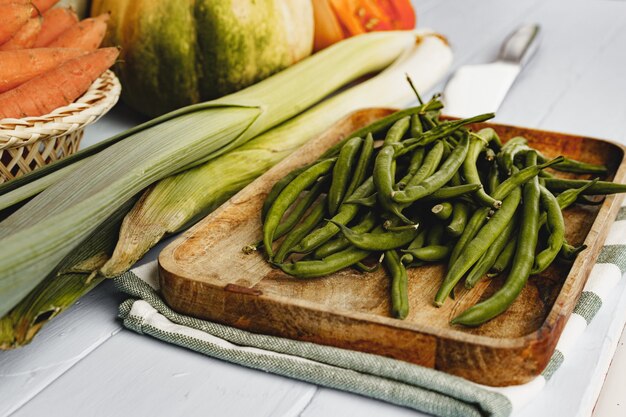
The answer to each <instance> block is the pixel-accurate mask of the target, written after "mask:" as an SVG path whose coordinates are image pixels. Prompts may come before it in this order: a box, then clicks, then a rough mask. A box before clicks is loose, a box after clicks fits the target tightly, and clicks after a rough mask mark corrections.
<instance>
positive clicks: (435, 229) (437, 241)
mask: <svg viewBox="0 0 626 417" xmlns="http://www.w3.org/2000/svg"><path fill="white" fill-rule="evenodd" d="M443 232H444V227H443V224H441V223H439V222H435V223H433V224H432V225H431V226H430V227H429V228H428V233H427V234H426V244H427V245H428V246H435V245H441V244H442V242H443V240H444V236H443Z"/></svg>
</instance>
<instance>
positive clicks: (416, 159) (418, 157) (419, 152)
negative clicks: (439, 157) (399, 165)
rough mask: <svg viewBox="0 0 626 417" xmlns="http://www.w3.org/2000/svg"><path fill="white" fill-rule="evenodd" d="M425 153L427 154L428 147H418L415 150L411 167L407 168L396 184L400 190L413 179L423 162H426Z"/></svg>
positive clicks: (410, 163)
mask: <svg viewBox="0 0 626 417" xmlns="http://www.w3.org/2000/svg"><path fill="white" fill-rule="evenodd" d="M425 155H426V148H417V149H416V150H415V151H414V152H413V155H411V161H410V162H409V168H408V169H407V172H406V174H405V175H404V177H402V179H401V180H400V181H398V183H397V184H396V187H397V188H398V189H399V190H403V189H404V188H405V187H406V185H407V184H408V182H409V181H410V180H411V178H413V177H414V176H415V174H416V173H417V171H418V170H419V169H420V167H421V166H422V162H424V156H425Z"/></svg>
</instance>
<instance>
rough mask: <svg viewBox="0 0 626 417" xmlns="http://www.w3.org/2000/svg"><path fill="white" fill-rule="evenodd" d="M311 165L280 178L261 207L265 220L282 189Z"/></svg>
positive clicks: (262, 216)
mask: <svg viewBox="0 0 626 417" xmlns="http://www.w3.org/2000/svg"><path fill="white" fill-rule="evenodd" d="M309 167H310V165H306V166H303V167H300V168H297V169H294V170H293V171H291V172H290V173H289V174H287V175H285V176H284V177H282V178H281V179H280V180H278V181H277V182H276V184H274V186H273V187H272V189H271V190H270V192H269V194H267V197H265V200H264V201H263V207H262V208H261V218H262V219H263V221H265V218H266V217H267V212H268V211H269V209H270V207H271V206H272V204H274V201H275V200H276V197H278V195H279V194H280V193H281V191H283V189H284V188H285V187H286V186H287V185H289V183H290V182H291V181H293V180H294V178H296V177H297V176H298V175H300V174H301V173H303V172H304V171H305V170H306V169H307V168H309Z"/></svg>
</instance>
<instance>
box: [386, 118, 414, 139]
mask: <svg viewBox="0 0 626 417" xmlns="http://www.w3.org/2000/svg"><path fill="white" fill-rule="evenodd" d="M410 124H411V117H410V116H405V117H403V118H402V119H399V120H398V121H397V122H395V123H394V124H393V125H392V126H391V127H390V128H389V130H388V131H387V135H386V136H385V142H384V144H385V145H391V144H392V143H399V142H400V141H401V140H402V137H403V136H404V134H405V133H406V132H407V130H409V125H410Z"/></svg>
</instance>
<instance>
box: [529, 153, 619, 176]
mask: <svg viewBox="0 0 626 417" xmlns="http://www.w3.org/2000/svg"><path fill="white" fill-rule="evenodd" d="M545 161H546V157H545V156H543V155H541V154H539V162H545ZM552 168H553V169H556V170H557V171H561V172H573V173H576V174H596V175H606V174H607V173H608V172H609V170H608V168H607V167H606V165H596V164H588V163H586V162H581V161H577V160H575V159H570V158H565V159H564V160H563V162H560V163H558V164H556V165H554V166H553V167H552Z"/></svg>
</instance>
